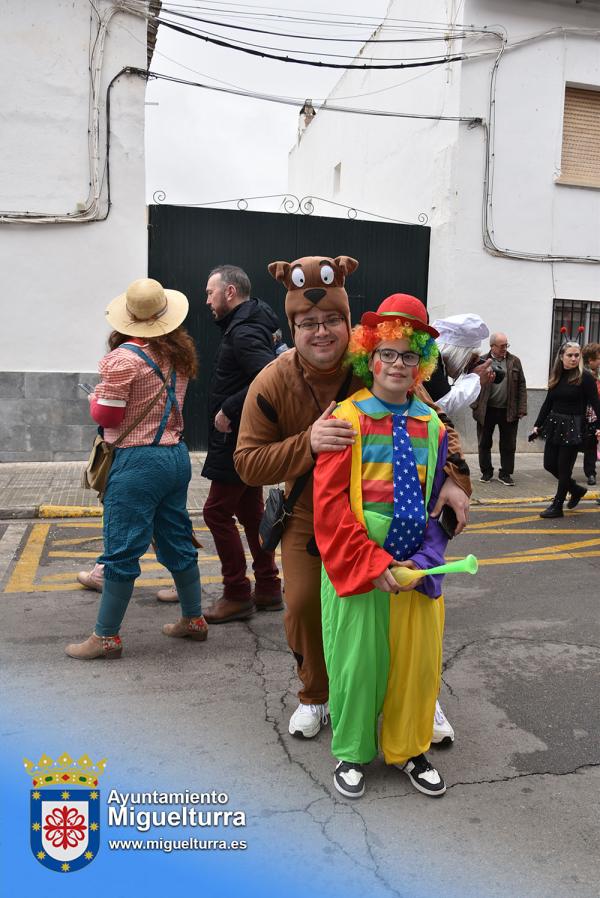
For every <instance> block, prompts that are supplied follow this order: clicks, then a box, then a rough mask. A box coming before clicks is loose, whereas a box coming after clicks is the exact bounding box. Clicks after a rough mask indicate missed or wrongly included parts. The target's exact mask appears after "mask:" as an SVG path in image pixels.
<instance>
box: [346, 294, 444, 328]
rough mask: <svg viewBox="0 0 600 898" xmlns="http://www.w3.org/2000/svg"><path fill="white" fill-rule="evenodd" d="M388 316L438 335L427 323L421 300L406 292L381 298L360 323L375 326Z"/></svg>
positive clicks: (425, 311) (386, 319)
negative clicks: (374, 310)
mask: <svg viewBox="0 0 600 898" xmlns="http://www.w3.org/2000/svg"><path fill="white" fill-rule="evenodd" d="M390 318H395V319H396V320H398V321H401V322H402V323H403V324H410V325H411V326H412V327H413V329H414V330H416V331H425V332H426V333H428V334H430V335H431V336H432V337H437V336H439V335H438V332H437V331H436V329H435V328H434V327H431V325H430V324H428V320H429V318H428V315H427V309H426V308H425V306H424V305H423V303H422V302H421V300H420V299H417V297H416V296H410V295H409V294H408V293H392V295H391V296H388V297H387V298H386V299H384V300H383V302H382V303H381V305H380V306H379V308H378V309H377V311H376V312H365V313H364V315H363V316H362V318H361V319H360V323H361V324H362V325H366V326H367V327H377V325H378V324H380V323H381V322H383V321H388V320H389V319H390Z"/></svg>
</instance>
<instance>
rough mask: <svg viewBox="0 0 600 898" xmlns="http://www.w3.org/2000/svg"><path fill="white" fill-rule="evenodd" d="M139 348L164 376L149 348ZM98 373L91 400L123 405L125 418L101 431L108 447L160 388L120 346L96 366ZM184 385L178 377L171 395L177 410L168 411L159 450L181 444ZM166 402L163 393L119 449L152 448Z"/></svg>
mask: <svg viewBox="0 0 600 898" xmlns="http://www.w3.org/2000/svg"><path fill="white" fill-rule="evenodd" d="M140 348H142V349H143V350H144V352H145V353H146V355H148V356H150V358H151V359H153V360H154V361H155V362H156V363H157V364H158V365H159V367H160V369H161V371H162V373H163V375H165V376H166V374H167V371H168V366H165V365H164V364H160V363H159V362H158V359H157V358H156V356H155V355H154V354H153V352H152V350H151V349H150V347H149V345H148V344H145V345H144V346H142V347H140ZM98 371H99V372H100V378H101V382H100V383H99V384H98V386H97V387H96V389H95V390H94V396H95V398H96V399H97V400H102V399H111V400H115V399H116V400H121V401H124V402H125V403H126V407H125V418H124V419H123V422H122V424H121V425H120V426H119V427H118V428H108V427H107V428H105V429H104V439H105V440H106V441H107V442H108V443H114V441H115V440H117V439H118V438H119V435H120V434H122V433H123V431H125V430H127V428H128V427H129V426H130V425H131V423H132V422H133V421H135V419H136V418H138V417H139V415H140V414H141V413H142V411H143V410H144V408H145V407H146V406H147V405H148V404H149V403H150V401H151V400H152V398H153V397H154V396H156V394H157V393H158V391H159V390H160V388H161V386H162V381H161V380H160V378H159V377H158V376H157V375H156V374H155V373H154V371H153V370H152V368H150V366H149V365H148V364H147V363H146V362H145V361H144V360H143V359H142V358H140V357H139V356H138V355H136V354H135V353H133V352H131V351H130V350H129V349H123V347H121V346H119V348H118V349H114V350H113V351H112V352H109V353H108V355H105V356H104V358H103V359H102V360H101V361H100V364H99V365H98ZM187 385H188V378H187V377H184V376H183V375H181V374H178V375H177V383H176V387H175V394H176V396H177V401H178V403H179V410H178V409H176V408H174V407H173V408H172V409H171V414H170V415H169V420H168V422H167V426H166V427H165V431H164V433H163V435H162V437H161V440H160V445H161V446H173V445H175V444H176V443H179V442H180V441H181V438H182V434H183V417H182V415H181V409H182V408H183V400H184V398H185V391H186V389H187ZM166 400H167V391H166V390H164V391H163V394H162V395H161V397H160V399H159V400H158V402H157V403H156V405H155V406H154V407H153V408H152V410H151V411H150V412H149V413H148V415H146V417H145V418H143V419H142V421H140V423H139V424H138V426H137V427H134V429H133V430H132V431H131V433H130V434H128V436H126V437H125V439H124V440H123V442H122V443H119V448H125V447H127V446H149V445H151V444H152V442H153V440H154V437H155V436H156V431H157V430H158V426H159V424H160V422H161V419H162V416H163V412H164V410H165V404H166Z"/></svg>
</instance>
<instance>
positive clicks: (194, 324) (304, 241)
mask: <svg viewBox="0 0 600 898" xmlns="http://www.w3.org/2000/svg"><path fill="white" fill-rule="evenodd" d="M148 229H149V251H148V274H149V277H153V278H156V279H157V280H159V281H160V282H161V284H163V286H165V287H170V288H171V289H175V290H181V291H182V292H183V293H185V294H186V296H187V297H188V299H189V300H190V314H189V316H188V318H187V320H186V327H187V329H188V330H189V332H190V333H191V335H192V337H193V338H194V340H195V341H196V344H197V346H198V355H199V359H200V374H199V377H198V379H197V380H196V381H195V382H194V383H192V384H191V385H190V388H189V390H188V395H187V399H186V403H185V409H184V414H185V421H186V432H185V438H186V440H187V443H188V446H189V447H190V449H205V448H206V440H207V428H208V421H207V390H208V384H209V381H210V376H211V371H212V365H213V360H214V357H215V352H216V348H217V346H218V343H219V337H220V331H219V330H218V329H217V328H216V327H215V324H214V321H213V319H212V315H211V314H210V312H209V310H208V309H207V307H206V302H205V301H206V294H205V287H206V280H207V276H208V272H209V271H210V270H211V268H214V267H215V266H216V265H220V264H224V263H230V264H233V265H240V266H241V267H242V268H243V269H244V270H245V271H246V272H247V273H248V275H249V276H250V280H251V281H252V295H253V296H258V297H260V298H261V299H263V300H264V301H265V302H267V303H269V305H270V306H271V307H272V308H273V309H274V310H275V312H276V314H277V315H278V317H279V319H280V321H281V327H282V330H283V332H284V335H285V338H286V342H287V343H288V344H289V345H291V339H290V335H289V331H288V329H287V322H286V320H285V314H284V310H283V303H284V298H285V290H284V288H283V287H282V285H281V284H278V283H277V282H276V281H274V280H273V278H272V277H271V276H270V275H269V273H268V271H267V265H268V264H269V262H273V261H276V260H279V259H282V260H284V261H287V262H291V261H293V260H294V259H297V258H299V257H300V256H312V255H317V254H321V253H322V254H323V255H326V256H332V257H335V256H340V255H346V256H353V257H354V258H355V259H358V261H359V263H360V265H359V268H358V270H357V271H356V272H355V273H354V274H353V275H352V276H351V277H349V278H348V280H347V281H346V288H347V290H348V295H349V297H350V307H351V310H352V319H353V321H358V319H359V318H360V315H361V314H362V312H363V311H365V310H366V309H372V308H375V307H376V306H377V305H378V304H379V302H381V300H382V299H384V297H386V296H388V295H389V294H390V293H412V294H413V295H415V296H418V297H419V299H421V300H423V302H425V303H426V301H427V273H428V267H429V235H430V229H429V228H428V227H424V226H422V225H406V224H388V223H387V222H386V223H382V222H375V221H358V220H356V219H345V218H325V217H322V216H316V215H302V214H296V215H289V214H285V213H281V214H280V213H274V212H249V211H238V210H229V209H227V210H224V209H202V208H194V207H191V206H169V205H152V206H150V207H149V225H148Z"/></svg>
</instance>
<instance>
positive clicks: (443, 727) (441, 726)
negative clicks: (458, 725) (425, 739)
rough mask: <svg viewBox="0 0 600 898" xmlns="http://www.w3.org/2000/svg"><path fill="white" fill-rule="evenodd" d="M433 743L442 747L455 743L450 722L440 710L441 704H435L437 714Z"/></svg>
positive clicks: (434, 716) (435, 716)
mask: <svg viewBox="0 0 600 898" xmlns="http://www.w3.org/2000/svg"><path fill="white" fill-rule="evenodd" d="M431 741H432V742H433V743H434V744H436V745H440V744H442V743H448V742H454V730H453V729H452V725H451V724H450V721H449V720H448V719H447V717H446V715H445V714H444V712H443V711H442V709H441V708H440V703H439V702H438V701H436V703H435V714H434V715H433V736H432V737H431Z"/></svg>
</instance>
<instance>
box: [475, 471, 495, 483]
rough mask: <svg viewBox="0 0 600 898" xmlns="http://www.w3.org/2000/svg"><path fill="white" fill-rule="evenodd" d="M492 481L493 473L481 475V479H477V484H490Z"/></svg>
mask: <svg viewBox="0 0 600 898" xmlns="http://www.w3.org/2000/svg"><path fill="white" fill-rule="evenodd" d="M493 479H494V474H493V472H492V473H491V474H482V475H481V477H480V478H479V482H480V483H491V481H492V480H493Z"/></svg>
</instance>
